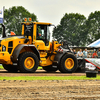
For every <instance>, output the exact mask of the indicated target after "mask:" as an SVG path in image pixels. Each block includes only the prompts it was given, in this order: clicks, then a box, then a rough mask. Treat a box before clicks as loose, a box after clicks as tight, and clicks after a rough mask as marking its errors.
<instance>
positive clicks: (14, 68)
mask: <svg viewBox="0 0 100 100" xmlns="http://www.w3.org/2000/svg"><path fill="white" fill-rule="evenodd" d="M3 68H4V69H5V70H7V71H8V72H11V73H12V72H13V73H16V72H18V68H17V66H15V65H6V64H3Z"/></svg>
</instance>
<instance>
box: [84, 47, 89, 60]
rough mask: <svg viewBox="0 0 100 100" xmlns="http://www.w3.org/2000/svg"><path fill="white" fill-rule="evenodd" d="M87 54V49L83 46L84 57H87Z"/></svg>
mask: <svg viewBox="0 0 100 100" xmlns="http://www.w3.org/2000/svg"><path fill="white" fill-rule="evenodd" d="M87 54H88V52H87V49H86V48H85V50H84V51H83V55H84V58H87Z"/></svg>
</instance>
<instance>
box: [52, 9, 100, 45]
mask: <svg viewBox="0 0 100 100" xmlns="http://www.w3.org/2000/svg"><path fill="white" fill-rule="evenodd" d="M53 37H54V38H55V39H57V40H58V41H59V42H61V41H64V40H67V41H69V42H70V43H71V45H72V46H86V45H88V44H90V43H92V42H94V41H95V40H97V39H99V38H100V11H95V12H94V13H93V12H92V13H90V15H89V16H88V18H86V17H85V16H84V15H81V14H78V13H69V14H67V13H65V15H64V16H63V18H62V19H61V21H60V24H59V25H57V27H56V28H55V29H54V30H53Z"/></svg>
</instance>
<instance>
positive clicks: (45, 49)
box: [0, 22, 61, 66]
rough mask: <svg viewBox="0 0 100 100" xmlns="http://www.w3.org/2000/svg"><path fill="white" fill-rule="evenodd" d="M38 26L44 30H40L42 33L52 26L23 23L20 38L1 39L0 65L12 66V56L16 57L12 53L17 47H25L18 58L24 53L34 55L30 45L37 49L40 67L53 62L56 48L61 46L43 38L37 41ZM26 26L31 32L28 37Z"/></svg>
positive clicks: (39, 23) (38, 23) (40, 23)
mask: <svg viewBox="0 0 100 100" xmlns="http://www.w3.org/2000/svg"><path fill="white" fill-rule="evenodd" d="M39 25H40V26H41V27H42V28H43V29H44V30H42V32H45V28H48V27H49V26H50V25H52V24H51V23H42V22H23V23H22V36H16V35H15V36H11V37H6V38H3V39H2V40H1V41H0V63H1V64H8V65H9V64H10V65H12V64H13V63H14V61H13V58H14V57H12V56H16V54H15V53H14V52H15V49H16V51H17V46H18V45H22V44H24V45H25V46H24V47H23V48H22V49H21V50H20V51H19V54H17V55H18V56H19V55H20V54H22V53H23V52H26V51H30V52H33V53H34V50H33V49H32V48H33V47H32V45H34V47H35V48H36V49H37V52H39V56H40V58H39V65H40V66H49V65H52V63H53V61H54V57H55V55H56V54H57V50H58V47H59V46H61V44H58V42H57V41H53V42H50V39H48V40H47V39H46V38H44V37H43V36H42V37H43V38H44V39H45V40H43V39H37V31H38V28H37V27H38V26H39ZM28 26H30V27H29V28H30V29H29V30H30V31H31V30H32V32H31V34H30V35H29V34H25V28H26V27H27V29H28ZM40 26H39V27H40ZM47 31H48V30H47ZM27 33H28V32H27ZM45 35H47V34H45ZM25 41H26V42H25ZM45 42H47V43H45ZM28 45H29V46H28ZM16 53H17V52H16ZM18 56H17V57H18ZM17 59H18V58H17ZM15 62H16V61H15Z"/></svg>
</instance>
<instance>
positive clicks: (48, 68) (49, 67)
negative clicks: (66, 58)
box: [43, 65, 58, 72]
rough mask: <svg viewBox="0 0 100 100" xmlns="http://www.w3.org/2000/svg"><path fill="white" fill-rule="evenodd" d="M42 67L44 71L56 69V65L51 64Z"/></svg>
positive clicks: (54, 70)
mask: <svg viewBox="0 0 100 100" xmlns="http://www.w3.org/2000/svg"><path fill="white" fill-rule="evenodd" d="M43 69H44V70H45V71H47V72H56V71H57V70H58V68H57V67H53V66H52V65H50V66H45V67H43Z"/></svg>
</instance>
